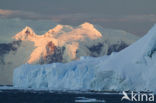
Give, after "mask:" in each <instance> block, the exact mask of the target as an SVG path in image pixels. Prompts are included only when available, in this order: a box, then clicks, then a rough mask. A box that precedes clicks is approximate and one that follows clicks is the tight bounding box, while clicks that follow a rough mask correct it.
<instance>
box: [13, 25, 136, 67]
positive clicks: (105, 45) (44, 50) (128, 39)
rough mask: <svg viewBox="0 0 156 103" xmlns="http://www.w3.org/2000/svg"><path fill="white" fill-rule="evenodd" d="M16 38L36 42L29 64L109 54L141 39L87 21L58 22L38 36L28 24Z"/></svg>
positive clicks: (66, 60) (67, 60)
mask: <svg viewBox="0 0 156 103" xmlns="http://www.w3.org/2000/svg"><path fill="white" fill-rule="evenodd" d="M13 38H14V39H15V40H20V41H27V42H33V43H34V47H35V49H34V50H33V51H32V53H31V55H30V58H29V59H28V61H27V62H28V63H29V64H32V63H33V64H34V63H39V64H45V63H46V64H47V63H53V62H69V61H72V60H75V59H79V57H81V56H93V57H98V56H102V55H110V54H111V53H112V52H118V51H120V50H122V49H124V48H125V47H127V46H128V45H130V44H131V43H133V42H134V41H136V40H137V39H138V37H136V36H134V35H133V34H130V33H127V32H124V31H120V30H111V29H103V28H102V27H100V26H98V25H93V24H90V23H88V22H85V23H83V24H81V25H80V26H78V27H72V26H69V25H60V24H59V25H57V26H56V27H54V28H53V29H50V30H49V31H48V32H46V33H45V34H43V35H37V34H36V33H35V32H34V31H33V30H32V29H31V28H30V27H25V28H24V29H23V30H22V31H21V32H19V33H17V34H16V35H15V36H14V37H13Z"/></svg>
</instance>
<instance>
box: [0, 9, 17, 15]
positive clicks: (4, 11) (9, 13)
mask: <svg viewBox="0 0 156 103" xmlns="http://www.w3.org/2000/svg"><path fill="white" fill-rule="evenodd" d="M18 12H19V11H17V10H4V9H0V15H2V16H9V15H13V14H17V13H18Z"/></svg>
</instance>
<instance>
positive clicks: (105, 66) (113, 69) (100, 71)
mask: <svg viewBox="0 0 156 103" xmlns="http://www.w3.org/2000/svg"><path fill="white" fill-rule="evenodd" d="M155 47H156V25H155V26H154V27H153V28H152V29H151V30H150V31H149V32H148V33H147V34H146V35H145V36H144V37H143V38H141V39H140V40H138V41H137V42H135V43H133V44H132V45H130V46H129V47H127V48H125V49H123V50H122V51H120V52H118V53H112V54H111V55H110V56H102V57H98V58H93V57H81V58H80V60H76V61H72V62H70V63H65V64H62V63H53V64H46V65H30V64H24V65H22V66H20V67H18V68H16V69H15V71H14V79H13V82H14V86H16V87H25V88H34V89H35V88H45V89H57V90H59V89H61V90H62V89H68V90H88V89H91V90H138V91H140V90H151V91H154V92H156V83H155V78H156V77H155V73H156V69H155V68H156V65H155V64H156V63H155V62H156V53H155Z"/></svg>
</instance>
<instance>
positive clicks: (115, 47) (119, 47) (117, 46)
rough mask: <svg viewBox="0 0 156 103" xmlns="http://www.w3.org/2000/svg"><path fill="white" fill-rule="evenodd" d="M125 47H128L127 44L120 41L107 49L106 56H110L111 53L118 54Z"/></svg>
mask: <svg viewBox="0 0 156 103" xmlns="http://www.w3.org/2000/svg"><path fill="white" fill-rule="evenodd" d="M126 47H128V44H126V43H125V42H123V41H121V42H120V43H119V44H113V45H111V46H110V47H109V48H108V52H107V55H110V54H111V53H112V52H119V51H120V50H122V49H124V48H126Z"/></svg>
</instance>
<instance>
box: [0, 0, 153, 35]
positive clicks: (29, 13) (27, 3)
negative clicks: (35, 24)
mask: <svg viewBox="0 0 156 103" xmlns="http://www.w3.org/2000/svg"><path fill="white" fill-rule="evenodd" d="M155 4H156V0H0V18H21V19H31V20H45V19H46V20H52V21H54V22H57V23H60V24H68V25H79V24H82V23H83V22H85V21H87V22H91V23H93V24H99V25H101V26H103V27H104V28H112V29H122V30H125V31H128V32H130V33H134V34H136V35H140V36H141V35H144V34H145V33H146V32H147V31H148V30H149V29H150V28H151V27H152V25H153V24H155V23H156V6H155Z"/></svg>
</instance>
